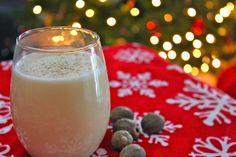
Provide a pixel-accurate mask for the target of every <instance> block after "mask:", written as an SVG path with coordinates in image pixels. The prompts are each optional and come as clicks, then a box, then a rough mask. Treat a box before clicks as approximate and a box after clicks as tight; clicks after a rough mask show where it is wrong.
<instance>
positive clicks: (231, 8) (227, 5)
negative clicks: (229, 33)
mask: <svg viewBox="0 0 236 157" xmlns="http://www.w3.org/2000/svg"><path fill="white" fill-rule="evenodd" d="M226 7H227V8H229V10H230V11H232V10H234V4H233V3H232V2H228V3H227V4H226Z"/></svg>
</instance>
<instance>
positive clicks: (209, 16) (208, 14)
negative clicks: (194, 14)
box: [207, 12, 214, 20]
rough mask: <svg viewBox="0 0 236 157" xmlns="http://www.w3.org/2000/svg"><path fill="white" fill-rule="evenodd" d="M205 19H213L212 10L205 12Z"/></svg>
mask: <svg viewBox="0 0 236 157" xmlns="http://www.w3.org/2000/svg"><path fill="white" fill-rule="evenodd" d="M207 19H208V20H213V19H214V14H213V13H212V12H209V13H207Z"/></svg>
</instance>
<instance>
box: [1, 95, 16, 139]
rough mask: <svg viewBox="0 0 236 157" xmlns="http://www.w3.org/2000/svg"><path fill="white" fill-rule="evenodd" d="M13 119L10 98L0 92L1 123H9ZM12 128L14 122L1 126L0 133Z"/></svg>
mask: <svg viewBox="0 0 236 157" xmlns="http://www.w3.org/2000/svg"><path fill="white" fill-rule="evenodd" d="M11 119H12V117H11V109H10V98H9V97H7V96H4V95H2V94H0V124H1V125H4V124H7V123H8V121H9V120H11ZM12 128H13V124H12V123H10V124H7V125H6V126H3V127H0V135H1V134H6V133H8V132H9V131H11V129H12Z"/></svg>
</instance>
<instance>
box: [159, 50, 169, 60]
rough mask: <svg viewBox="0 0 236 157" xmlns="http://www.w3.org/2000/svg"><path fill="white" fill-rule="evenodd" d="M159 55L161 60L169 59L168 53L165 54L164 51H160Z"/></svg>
mask: <svg viewBox="0 0 236 157" xmlns="http://www.w3.org/2000/svg"><path fill="white" fill-rule="evenodd" d="M158 54H159V56H160V57H161V58H163V59H166V58H167V55H166V53H165V52H164V51H160V52H159V53H158Z"/></svg>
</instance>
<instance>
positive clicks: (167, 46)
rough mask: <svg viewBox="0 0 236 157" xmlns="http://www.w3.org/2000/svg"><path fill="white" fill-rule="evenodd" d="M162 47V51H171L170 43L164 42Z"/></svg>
mask: <svg viewBox="0 0 236 157" xmlns="http://www.w3.org/2000/svg"><path fill="white" fill-rule="evenodd" d="M162 47H163V49H164V50H166V51H169V50H171V49H172V47H173V46H172V44H171V42H169V41H165V42H164V43H163V45H162Z"/></svg>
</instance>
